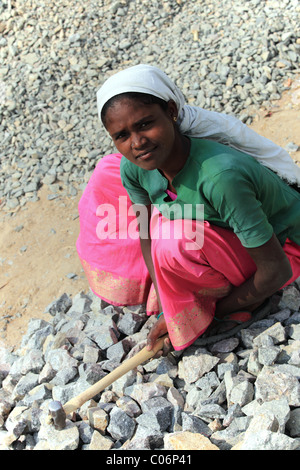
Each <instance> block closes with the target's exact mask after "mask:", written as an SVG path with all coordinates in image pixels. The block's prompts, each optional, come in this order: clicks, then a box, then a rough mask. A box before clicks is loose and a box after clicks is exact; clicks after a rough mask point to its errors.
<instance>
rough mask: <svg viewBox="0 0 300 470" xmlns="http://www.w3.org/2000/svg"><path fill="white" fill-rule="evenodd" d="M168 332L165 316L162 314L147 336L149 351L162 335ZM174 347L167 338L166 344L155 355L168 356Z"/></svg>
mask: <svg viewBox="0 0 300 470" xmlns="http://www.w3.org/2000/svg"><path fill="white" fill-rule="evenodd" d="M167 332H168V329H167V324H166V321H165V319H164V316H163V315H161V316H160V317H159V319H158V320H157V322H156V323H155V324H154V325H153V326H152V328H151V330H150V331H149V334H148V338H147V345H146V348H147V350H148V351H151V349H153V347H154V345H155V343H156V341H157V339H158V338H160V337H161V336H164V335H165V334H166V333H167ZM172 349H173V347H172V344H171V341H170V339H169V338H166V339H165V341H164V346H163V349H162V350H161V351H159V352H158V353H157V354H156V355H155V357H159V356H161V355H163V356H166V355H167V354H168V353H169V352H170V351H172Z"/></svg>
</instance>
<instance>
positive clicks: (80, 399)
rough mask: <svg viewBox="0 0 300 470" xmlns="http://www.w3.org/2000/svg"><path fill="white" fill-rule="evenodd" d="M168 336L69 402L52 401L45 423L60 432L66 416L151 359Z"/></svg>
mask: <svg viewBox="0 0 300 470" xmlns="http://www.w3.org/2000/svg"><path fill="white" fill-rule="evenodd" d="M167 337H168V335H165V336H162V337H161V338H158V340H157V341H156V343H155V345H154V347H153V348H152V349H151V351H148V350H147V348H146V346H145V347H144V348H143V349H142V350H141V351H139V352H138V353H137V354H135V355H134V356H133V357H131V358H130V359H127V360H125V361H124V362H123V364H121V365H120V366H119V367H117V368H116V369H114V370H113V371H112V372H110V373H109V374H107V375H106V376H105V377H103V378H102V379H101V380H99V381H98V382H96V383H95V384H94V385H92V386H91V387H89V388H88V389H87V390H84V391H83V392H82V393H80V394H79V395H77V396H76V397H74V398H72V399H71V400H69V401H68V402H67V403H65V404H64V405H62V404H61V403H60V402H59V401H52V402H51V403H50V404H49V416H48V419H47V423H48V424H50V423H51V422H53V424H54V427H55V429H57V430H62V429H64V427H65V425H66V417H67V415H69V414H71V413H73V412H74V411H76V410H77V409H78V408H80V407H81V406H82V405H83V404H84V403H85V402H87V401H88V400H90V399H91V398H93V397H94V396H95V395H97V394H98V393H100V392H102V391H103V390H104V389H105V388H106V387H108V386H109V385H111V384H112V383H113V382H115V380H117V379H119V378H120V377H122V376H123V375H124V374H126V373H127V372H129V371H130V370H132V369H134V368H135V367H137V366H139V365H140V364H142V363H143V362H146V361H148V360H149V359H151V358H152V357H153V356H155V354H156V353H157V352H158V351H159V350H160V349H162V348H163V344H164V340H165V339H166V338H167Z"/></svg>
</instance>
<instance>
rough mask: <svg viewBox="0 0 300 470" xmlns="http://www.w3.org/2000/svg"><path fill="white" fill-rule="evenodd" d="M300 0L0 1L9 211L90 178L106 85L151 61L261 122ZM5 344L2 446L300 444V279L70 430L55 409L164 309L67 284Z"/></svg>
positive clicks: (192, 92) (282, 75) (101, 149)
mask: <svg viewBox="0 0 300 470" xmlns="http://www.w3.org/2000/svg"><path fill="white" fill-rule="evenodd" d="M299 11H300V10H299V5H298V1H297V0H280V1H275V0H270V1H261V0H248V1H246V0H245V1H236V0H232V1H230V0H214V1H212V0H208V1H193V0H188V1H183V0H182V1H181V0H177V1H174V0H172V1H171V0H165V1H148V0H135V1H134V0H132V1H129V0H128V1H126V0H124V1H119V2H117V1H116V2H115V1H113V2H111V1H104V0H103V1H101V0H99V1H97V2H96V1H89V2H85V3H84V4H82V2H78V1H75V0H73V1H60V0H58V1H56V2H53V1H50V0H47V1H46V0H45V1H40V2H37V1H35V0H17V1H16V2H13V1H9V0H8V1H7V2H2V1H1V0H0V18H1V19H0V58H1V63H0V115H1V124H0V139H1V142H2V146H1V149H0V200H1V207H2V208H4V209H5V210H6V211H14V210H15V209H16V208H17V207H19V206H20V205H21V206H22V205H24V204H26V202H27V201H28V200H31V201H34V200H37V198H38V190H39V188H40V187H41V185H43V184H45V185H48V186H49V189H50V192H49V198H56V197H58V195H61V194H71V195H75V194H76V193H77V191H78V190H82V188H83V187H84V185H85V183H86V182H87V180H88V177H89V175H90V173H91V171H92V170H93V168H94V166H95V163H96V162H97V161H98V159H99V157H101V156H102V155H104V154H105V153H108V152H110V151H111V150H112V147H111V144H110V141H109V139H108V137H107V136H106V134H105V132H104V131H103V129H102V128H101V126H100V124H99V121H98V116H97V110H96V100H95V95H96V91H97V89H98V88H99V86H100V85H101V84H102V83H103V81H104V80H105V79H106V78H107V77H108V76H109V75H110V74H111V73H113V72H115V71H117V70H120V69H122V68H124V67H126V66H129V65H135V64H138V63H149V64H154V65H157V66H159V67H160V68H162V69H164V70H165V71H166V72H167V73H168V74H169V75H170V77H171V78H173V79H174V80H175V81H176V82H177V84H178V85H179V87H180V88H181V89H182V90H183V92H184V93H185V96H186V98H187V101H188V102H189V103H191V104H195V105H200V106H203V107H205V108H206V109H210V110H216V111H220V112H226V113H229V114H234V115H236V116H238V117H239V118H240V119H241V120H242V121H243V122H245V123H250V122H251V120H252V116H253V115H254V113H255V111H256V110H257V109H258V108H259V107H261V106H264V105H267V104H268V103H269V102H270V101H273V100H276V99H279V98H280V96H281V93H282V91H283V90H284V89H285V84H286V83H287V79H288V78H292V79H293V78H294V77H295V76H296V74H297V73H299V48H300V39H299V31H297V28H298V26H299ZM46 310H47V312H50V313H51V315H52V317H53V319H52V321H46V320H44V319H43V312H41V319H40V320H32V321H31V322H30V323H29V325H28V330H27V333H26V335H25V336H24V338H23V341H22V344H21V346H20V348H19V349H18V350H16V351H11V350H9V349H6V348H2V349H0V387H1V388H0V449H13V450H17V449H22V450H23V449H26V450H27V449H34V450H40V449H41V450H48V449H50V450H58V449H63V450H65V449H71V450H75V449H81V450H85V449H102V450H113V449H126V450H138V449H151V450H157V449H164V450H178V449H214V450H218V449H221V450H230V449H245V450H246V449H276V450H279V449H282V450H285V449H286V450H294V449H299V448H300V384H299V379H300V356H299V350H300V349H299V345H300V343H299V342H300V330H299V328H300V281H299V280H298V282H295V283H294V284H293V285H292V286H290V287H288V288H286V289H285V291H284V293H283V295H282V293H281V295H276V296H274V298H273V308H272V312H271V313H270V315H269V316H268V317H267V318H266V319H264V320H261V321H259V322H256V323H254V324H253V325H252V326H251V327H249V328H247V329H243V330H241V331H240V332H239V333H238V334H236V335H235V336H234V337H232V338H229V339H227V340H224V341H221V342H218V343H216V344H213V345H211V346H199V345H198V346H197V343H195V344H194V345H193V346H191V347H190V348H187V349H186V350H185V351H183V352H181V353H173V354H171V355H169V356H168V357H165V358H160V359H154V360H152V361H150V362H148V363H147V364H144V365H142V366H140V367H138V368H137V369H136V370H133V371H132V372H130V373H128V374H127V375H125V376H124V377H123V378H121V379H119V380H118V381H117V382H115V383H114V384H113V385H112V386H111V387H109V389H107V390H106V391H104V392H103V393H102V394H100V395H99V396H97V397H94V399H93V400H90V401H89V402H88V403H86V404H85V405H83V406H82V407H81V408H80V409H79V410H78V412H77V413H76V415H75V416H74V420H73V421H71V420H68V422H67V426H66V428H65V430H63V431H56V430H55V429H54V428H53V426H49V424H47V422H46V416H47V407H48V404H49V401H51V400H52V399H56V400H60V401H61V402H62V403H65V402H66V401H67V400H69V399H70V398H72V397H73V396H75V395H77V394H78V393H80V392H81V391H82V390H84V389H86V388H87V387H88V386H90V385H91V384H93V383H95V382H96V381H97V380H99V379H100V378H101V377H103V376H104V375H105V374H107V373H108V372H110V371H111V370H113V369H114V368H115V367H116V366H117V365H119V364H120V362H121V361H123V360H124V359H126V358H127V357H128V356H129V355H131V354H133V353H134V352H135V351H137V350H139V349H140V347H141V346H142V345H143V344H144V342H145V339H146V337H147V333H148V331H149V328H150V327H151V324H152V322H153V321H155V319H154V318H152V317H150V318H148V317H147V316H146V315H145V313H144V308H143V306H135V307H130V308H129V307H126V306H124V307H123V308H121V307H120V308H113V307H112V306H110V305H107V304H105V303H103V302H102V301H100V300H99V299H97V298H96V297H95V296H94V295H93V294H92V293H91V292H89V293H88V294H84V293H78V295H77V296H75V297H74V298H72V299H71V298H70V297H69V295H68V294H67V293H66V294H64V295H63V296H62V297H61V298H60V299H54V300H53V302H52V303H51V305H49V306H48V307H47V309H46Z"/></svg>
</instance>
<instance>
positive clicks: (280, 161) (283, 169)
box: [97, 64, 300, 186]
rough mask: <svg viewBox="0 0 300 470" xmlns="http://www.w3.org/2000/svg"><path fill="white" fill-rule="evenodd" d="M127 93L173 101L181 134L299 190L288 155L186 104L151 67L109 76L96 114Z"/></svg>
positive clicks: (231, 120)
mask: <svg viewBox="0 0 300 470" xmlns="http://www.w3.org/2000/svg"><path fill="white" fill-rule="evenodd" d="M126 92H139V93H147V94H150V95H154V96H157V97H158V98H161V99H162V100H164V101H169V100H174V101H175V103H176V105H177V109H178V121H177V122H178V125H179V129H180V132H181V133H182V134H184V135H187V136H190V137H198V138H207V139H208V138H209V139H211V140H216V141H218V142H220V143H222V144H226V145H229V146H231V147H233V148H235V149H238V150H241V151H242V152H245V153H247V154H249V155H252V156H253V157H255V158H256V159H257V160H258V161H259V162H260V163H261V164H263V165H265V166H266V167H268V168H270V169H271V170H273V171H274V172H276V173H277V174H278V175H279V176H280V177H281V178H283V179H285V180H286V181H287V182H289V183H291V184H294V183H296V184H298V186H300V168H299V167H298V166H297V165H296V163H294V161H293V160H292V158H291V157H290V155H289V154H288V153H287V152H286V151H285V150H284V149H282V148H281V147H279V146H278V145H276V144H274V143H273V142H272V141H271V140H269V139H267V138H265V137H262V136H260V135H259V134H257V133H256V132H255V131H253V130H252V129H250V128H249V127H247V126H246V125H245V124H243V123H242V122H241V121H240V120H238V119H237V118H235V117H233V116H229V115H227V114H223V113H216V112H213V111H207V110H204V109H202V108H198V107H195V106H189V105H187V104H185V99H184V96H183V94H182V93H181V91H180V90H179V88H178V87H177V86H176V85H175V84H174V83H173V82H172V80H170V79H169V77H168V76H167V75H166V74H165V73H164V72H162V71H161V70H160V69H158V68H157V67H154V66H152V65H143V64H141V65H136V66H133V67H129V68H127V69H125V70H122V71H121V72H118V73H116V74H114V75H112V76H111V77H110V78H109V79H108V80H106V82H104V84H103V85H102V87H101V88H100V89H99V90H98V92H97V105H98V114H99V118H100V119H101V111H102V108H103V106H104V105H105V103H106V102H107V101H108V100H109V99H110V98H112V97H113V96H116V95H119V94H121V93H126Z"/></svg>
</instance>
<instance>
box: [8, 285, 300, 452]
mask: <svg viewBox="0 0 300 470" xmlns="http://www.w3.org/2000/svg"><path fill="white" fill-rule="evenodd" d="M272 300H273V307H272V310H271V312H270V314H269V315H268V316H267V317H266V318H265V319H263V320H260V321H256V322H255V323H253V324H252V325H251V326H249V327H248V328H244V329H242V330H241V331H239V332H238V333H236V334H235V336H233V337H230V338H227V339H223V340H221V341H217V342H214V343H212V344H211V345H206V346H203V345H202V346H201V344H200V343H199V342H198V344H197V341H196V342H195V343H194V344H193V345H192V346H190V347H188V348H186V349H185V350H184V351H179V352H173V353H170V354H169V355H168V356H167V357H161V358H157V359H152V360H151V361H148V362H146V363H144V364H142V365H140V366H138V367H137V368H136V369H134V370H131V371H130V372H128V373H127V374H126V375H124V376H123V377H121V378H119V379H118V380H117V381H115V382H114V383H113V384H112V385H111V386H109V387H108V388H107V389H106V390H105V391H103V392H102V393H100V394H98V395H97V396H95V397H94V398H93V399H92V400H89V401H88V402H87V403H85V404H84V405H82V406H81V408H79V409H78V410H77V412H76V413H75V415H74V416H73V417H72V420H70V419H68V420H67V426H66V428H65V429H64V430H63V431H57V430H55V429H54V426H53V425H51V424H50V425H49V424H48V423H47V415H48V407H49V403H50V402H51V401H52V400H58V401H60V402H61V403H66V402H67V401H68V400H70V399H71V398H73V397H75V396H76V395H78V394H79V393H80V392H82V391H83V390H86V389H87V388H88V387H90V386H91V385H93V384H94V383H95V382H97V381H98V380H100V379H101V378H103V377H104V376H105V375H106V374H108V373H109V372H110V371H112V370H114V369H115V368H116V367H117V366H118V365H120V363H121V362H122V361H124V360H125V359H127V358H129V357H131V356H132V355H133V354H135V353H136V352H137V351H139V350H140V349H141V348H142V347H143V346H144V345H145V341H146V338H147V335H148V332H149V329H150V328H151V325H153V322H155V321H156V320H155V317H148V316H147V315H146V314H145V313H144V307H143V306H135V307H130V308H128V307H117V308H116V307H112V306H111V305H108V304H107V303H105V302H103V301H101V300H100V299H99V298H97V297H96V296H95V295H94V294H92V293H91V292H90V293H89V294H84V293H79V294H78V295H76V296H75V297H74V298H73V299H71V298H70V297H69V296H68V295H67V294H63V296H61V297H60V298H59V299H57V300H55V301H53V302H52V303H51V304H50V305H49V306H48V307H47V308H46V312H49V313H50V314H51V315H52V320H51V321H45V320H43V319H42V318H41V319H40V320H39V319H33V320H31V321H30V323H29V325H28V329H27V333H26V334H25V335H24V337H23V340H22V344H21V345H20V348H19V349H18V350H17V351H12V350H10V349H9V348H2V349H0V450H76V449H78V450H112V451H113V450H117V449H118V450H152V451H157V450H179V449H186V450H191V449H199V450H201V449H212V448H213V449H215V450H218V449H220V450H231V449H236V448H238V449H241V450H299V449H300V384H299V379H300V353H299V350H300V278H299V279H298V281H296V282H295V283H294V284H293V285H291V286H289V287H287V288H285V289H284V291H283V293H281V295H280V296H279V295H277V296H273V299H272ZM201 341H202V340H201ZM191 445H193V447H191Z"/></svg>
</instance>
